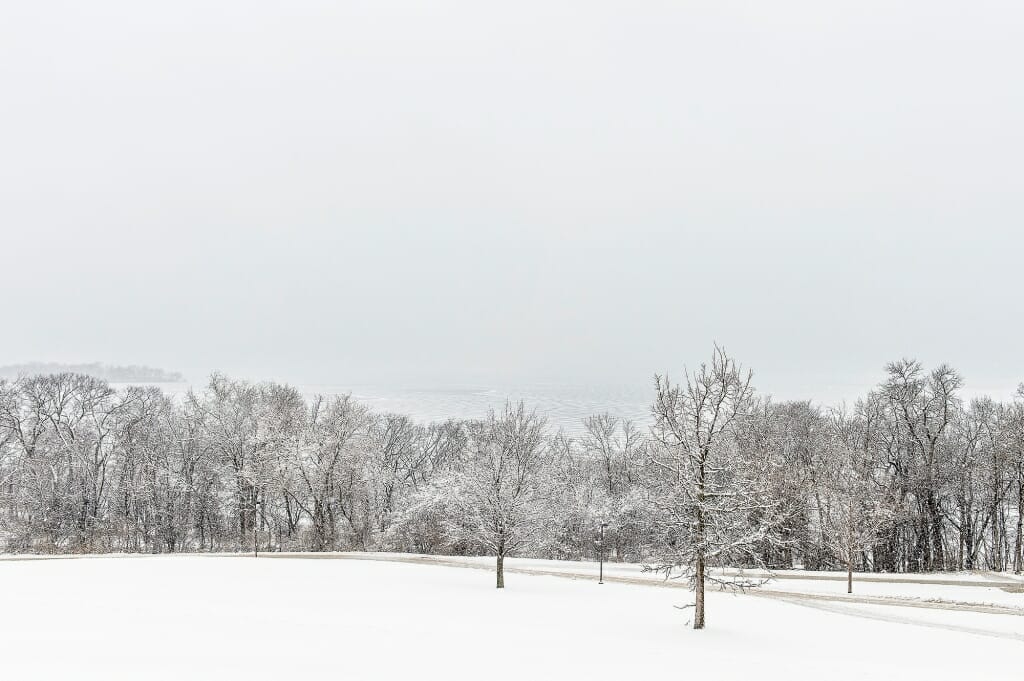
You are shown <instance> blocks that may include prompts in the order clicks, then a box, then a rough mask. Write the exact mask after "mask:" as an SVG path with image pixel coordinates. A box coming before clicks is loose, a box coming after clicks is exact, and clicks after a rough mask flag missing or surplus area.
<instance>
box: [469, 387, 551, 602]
mask: <svg viewBox="0 0 1024 681" xmlns="http://www.w3.org/2000/svg"><path fill="white" fill-rule="evenodd" d="M545 430H546V422H545V419H544V418H542V417H540V416H538V415H537V413H536V412H532V411H531V412H527V411H526V407H525V406H524V405H523V403H522V402H520V403H519V404H518V405H516V406H515V407H513V406H512V405H510V404H509V405H506V406H505V409H504V411H503V412H502V413H501V415H500V416H498V415H495V414H494V412H491V413H490V414H489V415H488V417H487V418H486V419H484V420H483V421H478V422H474V423H471V424H470V426H469V450H468V460H467V461H466V465H465V467H464V468H463V469H462V470H461V471H460V472H459V473H458V474H457V475H456V476H455V477H454V484H453V485H452V487H451V493H452V497H451V498H452V500H453V502H454V503H453V507H454V511H455V516H454V517H453V518H452V519H451V525H450V527H451V530H452V534H453V535H454V536H455V537H468V538H471V539H472V540H474V541H476V542H478V543H479V544H481V545H482V546H483V547H484V548H486V549H487V550H488V551H490V552H493V553H494V555H495V557H496V576H497V587H498V588H499V589H502V588H504V587H505V558H506V557H507V556H510V555H513V554H515V553H516V552H518V551H521V550H523V549H524V548H526V547H528V546H530V545H531V544H533V543H536V542H537V541H538V540H539V535H540V532H541V530H542V524H543V521H544V519H545V518H546V506H547V503H546V502H547V501H548V500H547V498H546V497H545V495H544V493H543V490H542V484H543V482H544V481H543V473H544V471H545V469H546V467H547V463H548V462H547V458H546V451H545Z"/></svg>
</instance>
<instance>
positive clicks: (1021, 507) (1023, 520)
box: [1013, 464, 1024, 575]
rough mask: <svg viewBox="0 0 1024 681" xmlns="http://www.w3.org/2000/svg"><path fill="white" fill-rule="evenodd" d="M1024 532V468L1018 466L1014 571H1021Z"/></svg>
mask: <svg viewBox="0 0 1024 681" xmlns="http://www.w3.org/2000/svg"><path fill="white" fill-rule="evenodd" d="M1022 530H1024V466H1022V465H1021V464H1017V542H1016V545H1015V546H1014V555H1013V571H1014V572H1015V573H1016V574H1018V575H1019V574H1020V571H1021V562H1022V556H1021V549H1022V546H1021V536H1020V535H1021V531H1022Z"/></svg>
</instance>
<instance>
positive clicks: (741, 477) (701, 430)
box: [651, 347, 777, 629]
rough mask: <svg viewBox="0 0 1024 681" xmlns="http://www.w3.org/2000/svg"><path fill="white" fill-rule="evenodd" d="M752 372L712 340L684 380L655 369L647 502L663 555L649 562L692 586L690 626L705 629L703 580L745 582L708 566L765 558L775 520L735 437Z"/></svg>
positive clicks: (750, 456) (759, 470)
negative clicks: (707, 354) (710, 349)
mask: <svg viewBox="0 0 1024 681" xmlns="http://www.w3.org/2000/svg"><path fill="white" fill-rule="evenodd" d="M750 380H751V374H750V372H746V373H744V372H743V371H742V370H741V368H740V367H739V366H738V365H737V364H736V362H735V361H734V360H733V359H731V358H730V357H729V356H728V355H727V354H726V353H725V351H724V350H722V349H721V348H718V347H716V348H715V351H714V354H713V356H712V358H711V363H710V364H701V366H700V369H699V370H697V371H696V372H694V373H692V374H691V373H689V372H687V373H686V379H685V384H684V385H673V384H672V383H671V382H669V380H668V379H667V378H663V377H661V376H658V377H656V382H657V399H656V401H655V403H654V408H653V412H654V418H655V424H654V428H653V434H654V439H655V442H656V444H655V446H654V447H653V448H652V457H651V464H652V468H653V473H654V475H653V481H652V485H651V489H652V493H653V494H652V504H653V506H654V508H655V512H656V514H657V524H658V530H659V534H660V539H661V550H662V558H661V560H660V562H659V563H658V564H655V565H653V566H652V569H655V570H658V571H661V572H664V573H665V575H666V577H687V578H688V579H689V581H690V583H691V585H692V586H693V589H694V592H695V603H694V607H695V612H694V618H693V628H694V629H703V628H704V624H705V616H704V609H705V608H704V584H705V581H707V580H713V581H716V582H718V583H720V584H721V585H723V586H737V585H745V583H744V582H735V581H729V580H722V579H719V578H716V577H712V576H710V575H709V574H708V568H709V566H712V565H722V564H724V563H726V562H728V561H730V560H737V561H743V562H745V563H748V564H754V565H761V566H763V560H762V558H761V554H760V552H759V551H758V550H757V549H758V546H759V545H761V546H763V544H764V542H765V540H766V539H768V538H769V536H770V533H771V531H772V530H771V528H772V527H773V526H777V523H776V522H775V518H774V517H773V516H774V513H775V508H774V506H775V505H774V502H773V501H772V500H771V499H770V498H769V496H768V495H767V494H766V490H767V484H766V479H767V476H766V475H765V470H764V466H763V463H764V462H763V461H761V460H759V459H758V456H759V455H758V454H756V453H754V452H745V451H743V450H742V449H741V448H740V447H739V446H738V443H737V440H736V437H735V436H736V428H737V426H738V424H739V421H740V420H741V419H743V418H745V416H746V415H747V414H748V413H749V411H750V408H751V405H752V403H753V390H752V388H751V387H750Z"/></svg>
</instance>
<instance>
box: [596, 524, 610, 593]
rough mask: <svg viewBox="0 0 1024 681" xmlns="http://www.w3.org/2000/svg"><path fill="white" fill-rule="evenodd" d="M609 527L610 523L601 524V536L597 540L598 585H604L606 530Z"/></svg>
mask: <svg viewBox="0 0 1024 681" xmlns="http://www.w3.org/2000/svg"><path fill="white" fill-rule="evenodd" d="M606 527H608V523H601V535H600V536H599V537H598V539H597V542H596V544H597V560H598V573H597V583H598V584H604V528H606Z"/></svg>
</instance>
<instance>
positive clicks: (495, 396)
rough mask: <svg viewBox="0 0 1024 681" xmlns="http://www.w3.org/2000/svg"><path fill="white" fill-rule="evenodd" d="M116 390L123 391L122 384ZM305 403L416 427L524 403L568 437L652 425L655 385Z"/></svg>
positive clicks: (310, 387) (329, 388)
mask: <svg viewBox="0 0 1024 681" xmlns="http://www.w3.org/2000/svg"><path fill="white" fill-rule="evenodd" d="M203 385H204V383H203V381H196V382H193V383H191V384H189V383H164V384H160V387H161V388H162V389H163V390H164V391H165V392H167V393H170V394H173V395H181V394H184V393H185V392H186V391H187V390H188V389H189V387H190V386H191V387H192V388H193V389H196V390H201V389H202V388H203ZM117 387H123V384H118V385H117ZM295 387H296V388H298V389H299V390H300V391H301V392H302V393H303V394H304V395H306V396H307V397H312V396H314V395H343V394H346V393H351V394H352V396H353V397H355V398H356V399H357V400H359V401H360V402H361V403H363V404H365V405H366V406H367V407H369V408H370V409H373V410H374V411H375V412H378V413H384V412H394V413H400V414H408V415H410V416H412V417H413V418H415V419H416V420H418V421H443V420H445V419H449V418H479V417H482V416H484V415H486V414H487V411H488V410H489V409H501V408H502V407H503V406H504V405H505V402H506V401H507V400H510V401H513V402H516V401H519V400H523V401H524V402H525V403H526V405H527V407H528V408H531V409H536V410H537V411H538V412H539V413H542V414H545V415H547V417H548V420H549V423H550V425H551V426H552V427H553V428H556V429H557V428H561V429H563V430H565V431H566V432H567V433H569V434H577V433H579V432H580V431H581V430H582V421H583V419H585V418H586V417H588V416H592V415H593V414H598V413H601V412H609V413H611V414H613V415H615V416H618V417H620V418H627V419H631V420H632V421H634V422H635V423H636V424H637V425H639V426H646V425H647V424H649V423H650V407H651V404H652V403H653V401H654V386H653V380H652V381H650V382H648V383H639V384H636V385H628V386H627V385H619V386H586V385H578V384H561V383H532V384H523V385H518V386H487V385H449V386H416V385H411V386H402V385H372V384H358V383H356V384H342V383H338V384H296V386H295Z"/></svg>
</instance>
